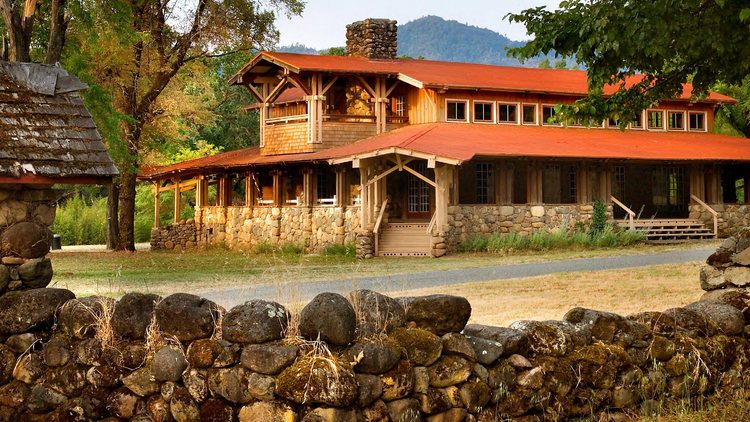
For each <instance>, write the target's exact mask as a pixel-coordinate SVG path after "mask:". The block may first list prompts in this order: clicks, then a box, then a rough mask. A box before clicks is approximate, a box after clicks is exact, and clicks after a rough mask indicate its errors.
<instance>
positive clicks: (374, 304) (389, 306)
mask: <svg viewBox="0 0 750 422" xmlns="http://www.w3.org/2000/svg"><path fill="white" fill-rule="evenodd" d="M350 298H351V299H350V300H351V302H352V306H354V308H355V309H357V311H358V316H359V327H358V328H359V333H360V335H361V336H363V337H365V336H369V335H372V334H378V333H383V332H389V331H391V330H392V329H394V328H399V327H403V326H404V325H406V312H405V311H404V306H403V305H402V304H401V303H399V301H397V300H396V299H393V298H390V297H388V296H385V295H382V294H380V293H378V292H375V291H372V290H366V289H362V290H355V291H353V292H351V294H350Z"/></svg>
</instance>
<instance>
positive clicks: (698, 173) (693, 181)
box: [690, 164, 706, 202]
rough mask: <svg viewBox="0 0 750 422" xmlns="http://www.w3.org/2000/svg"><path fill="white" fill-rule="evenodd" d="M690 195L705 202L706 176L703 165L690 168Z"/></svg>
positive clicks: (694, 165)
mask: <svg viewBox="0 0 750 422" xmlns="http://www.w3.org/2000/svg"><path fill="white" fill-rule="evenodd" d="M690 195H695V196H696V197H697V198H698V199H700V200H701V201H704V202H705V201H706V175H705V169H704V166H703V164H693V165H692V166H690Z"/></svg>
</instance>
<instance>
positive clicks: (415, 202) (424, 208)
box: [406, 162, 432, 220]
mask: <svg viewBox="0 0 750 422" xmlns="http://www.w3.org/2000/svg"><path fill="white" fill-rule="evenodd" d="M408 166H409V167H411V168H412V169H414V170H416V171H417V172H419V174H421V175H423V176H425V177H427V178H429V177H430V176H429V171H428V169H427V163H425V162H417V163H409V164H408ZM406 183H407V189H406V192H407V198H406V204H407V207H406V218H408V219H415V220H416V219H419V220H421V219H425V220H429V219H430V218H431V217H432V216H431V215H430V185H429V184H428V183H427V182H425V181H424V180H422V179H420V178H419V177H417V176H415V175H413V174H411V173H407V178H406Z"/></svg>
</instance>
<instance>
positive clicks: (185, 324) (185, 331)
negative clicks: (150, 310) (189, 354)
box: [154, 293, 221, 342]
mask: <svg viewBox="0 0 750 422" xmlns="http://www.w3.org/2000/svg"><path fill="white" fill-rule="evenodd" d="M220 311H221V310H220V308H219V306H218V305H216V304H215V303H213V302H211V301H210V300H208V299H203V298H200V297H198V296H195V295H191V294H187V293H176V294H173V295H170V296H167V297H166V298H164V300H162V301H161V302H159V304H158V305H156V309H155V310H154V313H155V314H156V321H157V322H158V323H159V326H160V327H161V328H162V329H163V330H164V331H165V332H166V333H167V334H171V335H173V336H175V337H177V339H178V340H180V341H181V342H189V341H193V340H197V339H201V338H208V337H211V336H212V335H213V333H214V331H215V330H216V324H217V321H219V312H220Z"/></svg>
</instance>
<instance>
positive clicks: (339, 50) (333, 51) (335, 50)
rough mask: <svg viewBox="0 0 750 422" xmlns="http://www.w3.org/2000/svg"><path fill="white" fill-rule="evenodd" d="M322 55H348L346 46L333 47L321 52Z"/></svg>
mask: <svg viewBox="0 0 750 422" xmlns="http://www.w3.org/2000/svg"><path fill="white" fill-rule="evenodd" d="M320 55H321V56H346V47H331V48H329V49H328V50H323V51H321V52H320Z"/></svg>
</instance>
